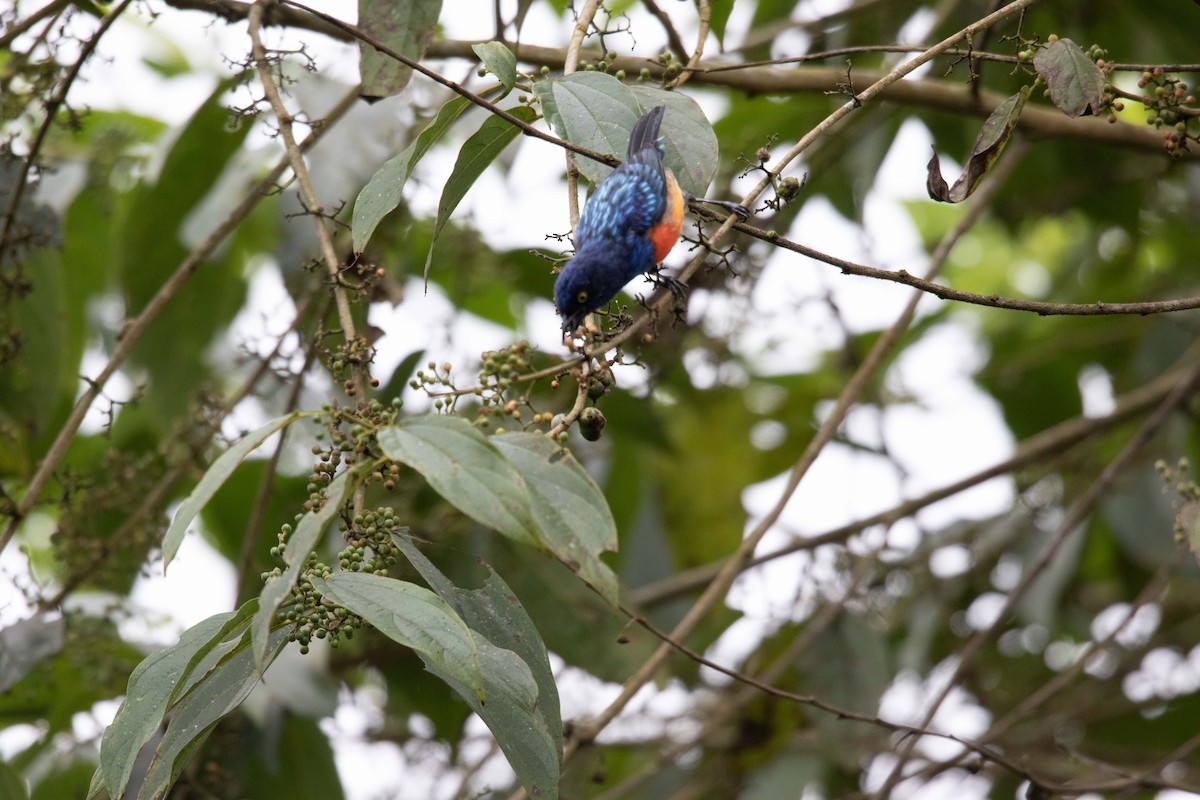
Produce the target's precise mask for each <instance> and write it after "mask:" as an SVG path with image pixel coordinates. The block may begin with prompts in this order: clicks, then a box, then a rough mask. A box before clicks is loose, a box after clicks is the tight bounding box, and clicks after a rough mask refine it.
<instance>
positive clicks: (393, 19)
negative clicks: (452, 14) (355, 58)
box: [358, 0, 442, 97]
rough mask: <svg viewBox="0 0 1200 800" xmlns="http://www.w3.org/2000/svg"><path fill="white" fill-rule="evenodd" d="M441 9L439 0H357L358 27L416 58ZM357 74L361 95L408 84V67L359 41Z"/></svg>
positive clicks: (382, 93) (422, 52)
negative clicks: (359, 79) (361, 88)
mask: <svg viewBox="0 0 1200 800" xmlns="http://www.w3.org/2000/svg"><path fill="white" fill-rule="evenodd" d="M441 10H442V0H358V28H359V30H361V31H362V32H363V33H365V34H367V35H369V36H370V37H371V38H373V39H375V40H376V41H378V42H379V43H380V44H382V45H384V46H386V47H388V48H390V49H392V50H394V51H396V52H397V53H399V54H400V55H403V56H407V57H408V58H410V59H412V60H413V61H420V60H421V59H422V58H424V57H425V48H426V47H428V46H429V42H430V40H431V39H433V32H434V29H435V28H436V27H437V20H438V14H440V13H441ZM358 73H359V76H360V77H361V79H362V85H363V90H362V94H363V96H364V97H390V96H392V95H394V94H399V93H400V92H402V91H403V90H404V87H405V86H407V85H408V82H409V80H410V79H411V78H412V67H409V66H407V65H405V64H402V63H400V62H399V61H397V60H396V59H394V58H392V57H391V56H389V55H387V54H386V53H381V52H380V51H378V50H376V49H375V48H374V47H372V46H371V45H369V44H367V43H365V42H363V43H360V45H359V64H358Z"/></svg>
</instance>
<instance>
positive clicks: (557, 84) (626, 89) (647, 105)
mask: <svg viewBox="0 0 1200 800" xmlns="http://www.w3.org/2000/svg"><path fill="white" fill-rule="evenodd" d="M534 89H535V91H536V92H537V94H538V97H540V98H541V100H542V107H543V111H544V112H545V116H546V119H547V120H548V121H549V122H550V125H551V127H552V128H553V129H554V131H555V132H556V133H557V134H558V135H559V136H561V137H562V138H564V139H566V140H567V141H569V142H572V143H573V144H577V145H580V146H582V147H587V148H589V149H592V150H596V151H598V152H601V153H611V154H612V155H614V156H617V157H618V158H624V157H625V151H626V149H627V148H628V146H629V132H630V131H631V130H633V126H634V124H635V123H636V122H637V121H638V118H640V117H641V116H642V115H643V114H645V113H646V112H648V111H649V110H650V109H652V108H655V107H657V106H662V105H665V106H666V107H667V113H666V114H665V115H664V116H663V122H662V127H661V129H660V133H659V135H660V136H661V137H662V139H663V147H664V149H665V151H666V154H665V156H664V160H665V163H666V165H667V166H668V167H669V168H670V169H671V171H672V172H673V173H675V177H676V178H677V179H678V181H679V186H680V188H682V189H683V190H684V191H685V192H688V193H689V194H693V195H697V196H701V195H703V194H704V192H705V191H706V190H707V189H708V185H709V183H711V182H712V179H713V176H714V175H715V174H716V171H717V166H718V156H719V153H718V148H717V137H716V134H715V133H713V129H712V124H711V123H709V121H708V118H707V117H705V116H704V112H703V111H702V110H701V109H700V106H699V105H697V104H696V101H695V100H693V99H692V98H690V97H688V96H687V95H685V94H681V93H679V92H667V91H664V90H662V89H656V88H653V87H649V86H632V87H630V86H626V85H625V84H623V83H621V82H620V81H619V80H617V79H616V78H614V77H613V76H612V75H607V74H605V73H601V72H575V73H572V74H570V75H567V76H566V77H564V78H561V79H560V80H557V81H554V82H553V83H550V82H547V81H542V82H540V83H538V84H536V85H535V87H534ZM548 99H549V100H550V101H551V103H550V104H549V105H548V104H547V100H548ZM577 163H578V165H579V171H580V172H582V173H583V175H584V176H585V177H586V178H587V179H588V180H589V181H591V182H592V183H599V182H600V181H602V180H604V179H605V178H606V177H608V175H609V173H611V172H612V167H610V166H608V165H607V164H601V163H599V162H596V161H592V160H591V159H589V158H579V159H577Z"/></svg>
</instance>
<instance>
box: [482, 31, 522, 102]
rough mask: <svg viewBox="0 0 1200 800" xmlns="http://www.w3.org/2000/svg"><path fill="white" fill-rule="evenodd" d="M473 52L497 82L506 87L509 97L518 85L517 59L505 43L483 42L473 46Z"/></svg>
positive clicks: (505, 91) (505, 90)
mask: <svg viewBox="0 0 1200 800" xmlns="http://www.w3.org/2000/svg"><path fill="white" fill-rule="evenodd" d="M471 50H473V51H474V53H475V55H477V56H479V60H480V61H482V62H483V63H484V65H486V66H487V68H488V69H489V70H490V71H491V73H492V74H493V75H495V76H496V80H498V81H500V83H501V84H503V86H504V93H505V94H506V95H507V94H508V93H509V92H511V91H512V90H513V86H515V85H516V83H517V57H516V56H515V55H513V52H512V50H509V49H508V47H506V46H505V44H504V42H483V43H481V44H473V45H471Z"/></svg>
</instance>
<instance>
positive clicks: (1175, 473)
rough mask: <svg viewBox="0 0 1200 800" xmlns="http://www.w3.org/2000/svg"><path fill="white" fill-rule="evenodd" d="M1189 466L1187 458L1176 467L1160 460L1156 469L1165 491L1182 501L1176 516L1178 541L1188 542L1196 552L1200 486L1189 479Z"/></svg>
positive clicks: (1181, 460)
mask: <svg viewBox="0 0 1200 800" xmlns="http://www.w3.org/2000/svg"><path fill="white" fill-rule="evenodd" d="M1189 466H1190V465H1189V464H1188V460H1187V459H1186V458H1181V459H1179V461H1178V463H1177V464H1176V466H1174V467H1172V466H1171V465H1170V464H1168V463H1167V462H1165V461H1162V460H1161V459H1160V460H1159V461H1157V462H1155V464H1154V469H1155V470H1157V471H1158V474H1159V477H1161V478H1162V480H1163V483H1164V484H1165V485H1164V486H1163V491H1173V492H1175V494H1176V495H1178V497H1179V500H1180V505H1179V510H1178V512H1177V513H1176V516H1175V539H1176V541H1181V542H1187V543H1188V546H1189V547H1191V548H1192V549H1193V550H1195V549H1196V546H1197V544H1196V542H1195V541H1194V539H1195V535H1196V534H1197V533H1200V484H1197V483H1196V481H1194V480H1192V479H1191V478H1189V477H1187V473H1188V469H1189Z"/></svg>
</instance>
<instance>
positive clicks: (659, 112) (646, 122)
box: [626, 106, 667, 158]
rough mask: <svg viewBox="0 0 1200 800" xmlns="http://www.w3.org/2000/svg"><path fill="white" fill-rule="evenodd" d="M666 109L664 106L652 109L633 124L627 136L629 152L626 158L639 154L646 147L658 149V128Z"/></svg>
mask: <svg viewBox="0 0 1200 800" xmlns="http://www.w3.org/2000/svg"><path fill="white" fill-rule="evenodd" d="M666 109H667V107H666V106H657V107H656V108H652V109H650V110H649V111H647V112H646V114H645V116H643V117H642V118H641V119H639V120H638V121H637V122H635V123H634V124H633V130H632V131H631V132H630V134H629V150H628V153H627V155H626V158H629V157H631V156H633V155H635V154H637V153H640V152H641V151H643V150H645V149H646V148H647V147H652V148H654V149H655V150H657V149H658V126H659V125H661V124H662V118H663V112H665V111H666Z"/></svg>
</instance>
